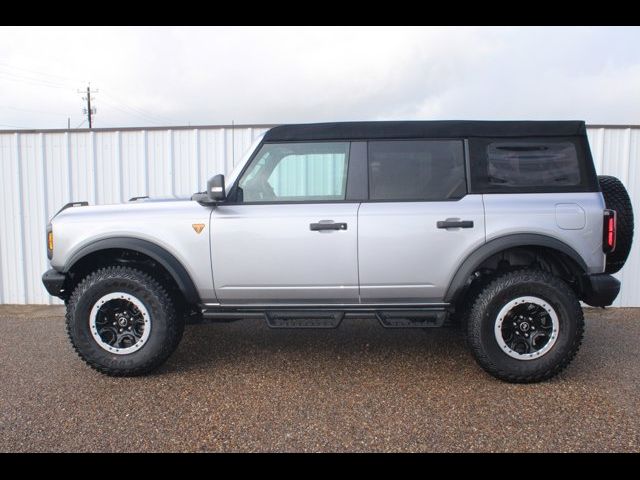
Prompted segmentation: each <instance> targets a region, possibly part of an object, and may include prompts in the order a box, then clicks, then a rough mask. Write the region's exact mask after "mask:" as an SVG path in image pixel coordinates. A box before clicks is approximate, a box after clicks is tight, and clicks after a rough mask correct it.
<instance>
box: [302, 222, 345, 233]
mask: <svg viewBox="0 0 640 480" xmlns="http://www.w3.org/2000/svg"><path fill="white" fill-rule="evenodd" d="M309 229H310V230H313V231H322V230H346V229H347V224H346V223H312V224H310V225H309Z"/></svg>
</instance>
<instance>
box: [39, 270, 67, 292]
mask: <svg viewBox="0 0 640 480" xmlns="http://www.w3.org/2000/svg"><path fill="white" fill-rule="evenodd" d="M66 279H67V277H66V276H65V275H64V274H63V273H60V272H59V271H57V270H54V269H53V268H52V269H51V270H47V271H46V272H44V273H43V274H42V283H43V284H44V288H46V289H47V292H49V295H53V296H54V297H60V298H64V294H63V291H64V290H63V288H64V282H65V280H66Z"/></svg>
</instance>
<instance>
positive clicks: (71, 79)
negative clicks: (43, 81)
mask: <svg viewBox="0 0 640 480" xmlns="http://www.w3.org/2000/svg"><path fill="white" fill-rule="evenodd" d="M0 68H4V69H9V70H21V71H23V72H28V73H35V74H36V75H38V76H46V77H52V78H53V77H55V78H58V79H62V80H65V81H71V82H74V83H75V82H76V81H77V80H76V79H74V78H71V77H66V76H62V75H56V74H53V73H45V72H42V71H39V70H32V69H29V68H24V67H16V66H15V65H9V64H7V63H0ZM23 75H24V74H23Z"/></svg>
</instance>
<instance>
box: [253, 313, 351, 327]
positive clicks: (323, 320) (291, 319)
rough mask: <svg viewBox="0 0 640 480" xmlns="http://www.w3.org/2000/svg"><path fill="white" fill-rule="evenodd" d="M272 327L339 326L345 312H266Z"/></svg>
mask: <svg viewBox="0 0 640 480" xmlns="http://www.w3.org/2000/svg"><path fill="white" fill-rule="evenodd" d="M264 316H265V319H266V320H267V325H269V327H271V328H337V327H338V325H340V322H342V319H343V318H344V312H292V311H284V312H274V311H269V312H265V314H264Z"/></svg>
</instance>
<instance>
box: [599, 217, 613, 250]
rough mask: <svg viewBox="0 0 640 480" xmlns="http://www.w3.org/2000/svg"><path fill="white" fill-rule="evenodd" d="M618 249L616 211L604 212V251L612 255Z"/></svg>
mask: <svg viewBox="0 0 640 480" xmlns="http://www.w3.org/2000/svg"><path fill="white" fill-rule="evenodd" d="M615 249H616V211H615V210H605V211H604V225H603V228H602V251H603V252H604V253H611V252H613V251H614V250H615Z"/></svg>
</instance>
